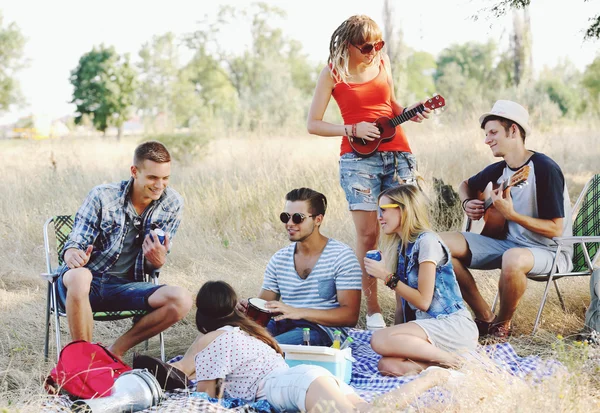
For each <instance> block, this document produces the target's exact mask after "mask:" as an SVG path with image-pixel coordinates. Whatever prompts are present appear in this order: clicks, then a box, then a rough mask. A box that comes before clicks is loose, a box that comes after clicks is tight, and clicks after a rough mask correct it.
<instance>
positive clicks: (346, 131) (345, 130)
mask: <svg viewBox="0 0 600 413" xmlns="http://www.w3.org/2000/svg"><path fill="white" fill-rule="evenodd" d="M344 133H345V134H346V136H347V137H348V138H349V137H350V135H349V134H348V129H346V125H344Z"/></svg>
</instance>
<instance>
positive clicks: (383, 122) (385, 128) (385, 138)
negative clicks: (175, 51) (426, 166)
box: [349, 95, 446, 158]
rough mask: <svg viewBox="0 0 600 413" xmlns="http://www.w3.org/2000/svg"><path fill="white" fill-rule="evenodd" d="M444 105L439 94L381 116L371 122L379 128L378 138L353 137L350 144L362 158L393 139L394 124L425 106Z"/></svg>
mask: <svg viewBox="0 0 600 413" xmlns="http://www.w3.org/2000/svg"><path fill="white" fill-rule="evenodd" d="M444 106H446V101H445V100H444V98H443V97H442V96H441V95H436V96H433V97H432V98H431V99H427V101H426V102H425V103H424V104H421V105H419V106H417V107H415V108H413V109H411V110H405V111H404V112H403V113H401V114H400V115H398V116H395V117H393V118H388V117H387V116H382V117H380V118H378V119H377V120H376V121H375V122H373V123H375V125H376V126H377V129H379V138H376V139H374V140H372V141H369V140H366V139H362V138H353V139H351V140H349V141H350V146H351V147H352V150H353V151H354V153H356V154H357V155H358V156H360V157H363V158H366V157H369V156H371V155H373V154H374V153H375V152H376V151H377V148H379V145H381V143H382V142H389V141H391V140H392V139H394V137H395V136H396V126H398V125H400V124H401V123H404V122H406V121H407V120H409V119H411V118H413V117H415V116H416V115H417V114H418V113H422V112H425V108H427V109H430V110H435V109H439V108H442V107H444Z"/></svg>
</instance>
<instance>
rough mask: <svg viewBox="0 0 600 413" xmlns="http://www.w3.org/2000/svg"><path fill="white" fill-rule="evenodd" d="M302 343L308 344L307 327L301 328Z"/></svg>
mask: <svg viewBox="0 0 600 413" xmlns="http://www.w3.org/2000/svg"><path fill="white" fill-rule="evenodd" d="M302 345H303V346H310V328H308V327H304V328H303V329H302Z"/></svg>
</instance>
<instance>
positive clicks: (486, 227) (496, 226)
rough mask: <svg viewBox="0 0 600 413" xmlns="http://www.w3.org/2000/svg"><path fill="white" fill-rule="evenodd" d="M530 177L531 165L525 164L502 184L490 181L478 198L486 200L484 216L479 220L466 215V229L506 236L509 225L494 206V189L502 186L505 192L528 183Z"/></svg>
mask: <svg viewBox="0 0 600 413" xmlns="http://www.w3.org/2000/svg"><path fill="white" fill-rule="evenodd" d="M528 177H529V165H525V166H524V167H522V168H521V169H519V170H518V171H517V172H515V173H514V174H513V175H512V176H511V177H510V178H509V179H506V180H504V181H502V183H500V184H494V183H492V182H490V183H488V184H487V186H486V187H485V189H484V190H483V192H480V193H479V196H478V199H480V200H481V201H484V205H483V209H484V213H483V217H482V218H480V219H479V220H477V221H473V220H472V219H471V218H469V217H466V223H465V227H464V230H465V231H467V232H473V233H476V234H481V235H485V236H486V237H491V238H497V239H503V238H505V237H506V232H507V231H508V225H507V223H506V219H505V218H504V216H503V215H502V214H501V213H500V212H499V211H498V210H497V209H496V208H494V202H493V201H492V191H494V190H496V189H498V188H502V192H505V191H506V190H507V189H508V188H510V187H515V188H517V187H520V186H523V185H527V178H528Z"/></svg>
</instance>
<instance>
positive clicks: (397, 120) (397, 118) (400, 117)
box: [390, 104, 425, 126]
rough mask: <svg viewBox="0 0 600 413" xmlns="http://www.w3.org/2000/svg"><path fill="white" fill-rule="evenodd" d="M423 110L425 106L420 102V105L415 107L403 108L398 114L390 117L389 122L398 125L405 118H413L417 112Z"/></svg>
mask: <svg viewBox="0 0 600 413" xmlns="http://www.w3.org/2000/svg"><path fill="white" fill-rule="evenodd" d="M423 112H425V106H423V105H422V104H421V105H419V106H417V107H416V108H412V109H411V110H405V111H404V112H403V113H401V114H400V115H398V116H395V117H393V118H392V119H390V122H392V125H394V126H398V125H400V124H401V123H404V122H406V121H407V120H409V119H411V118H414V117H415V116H416V115H417V114H418V113H423Z"/></svg>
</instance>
